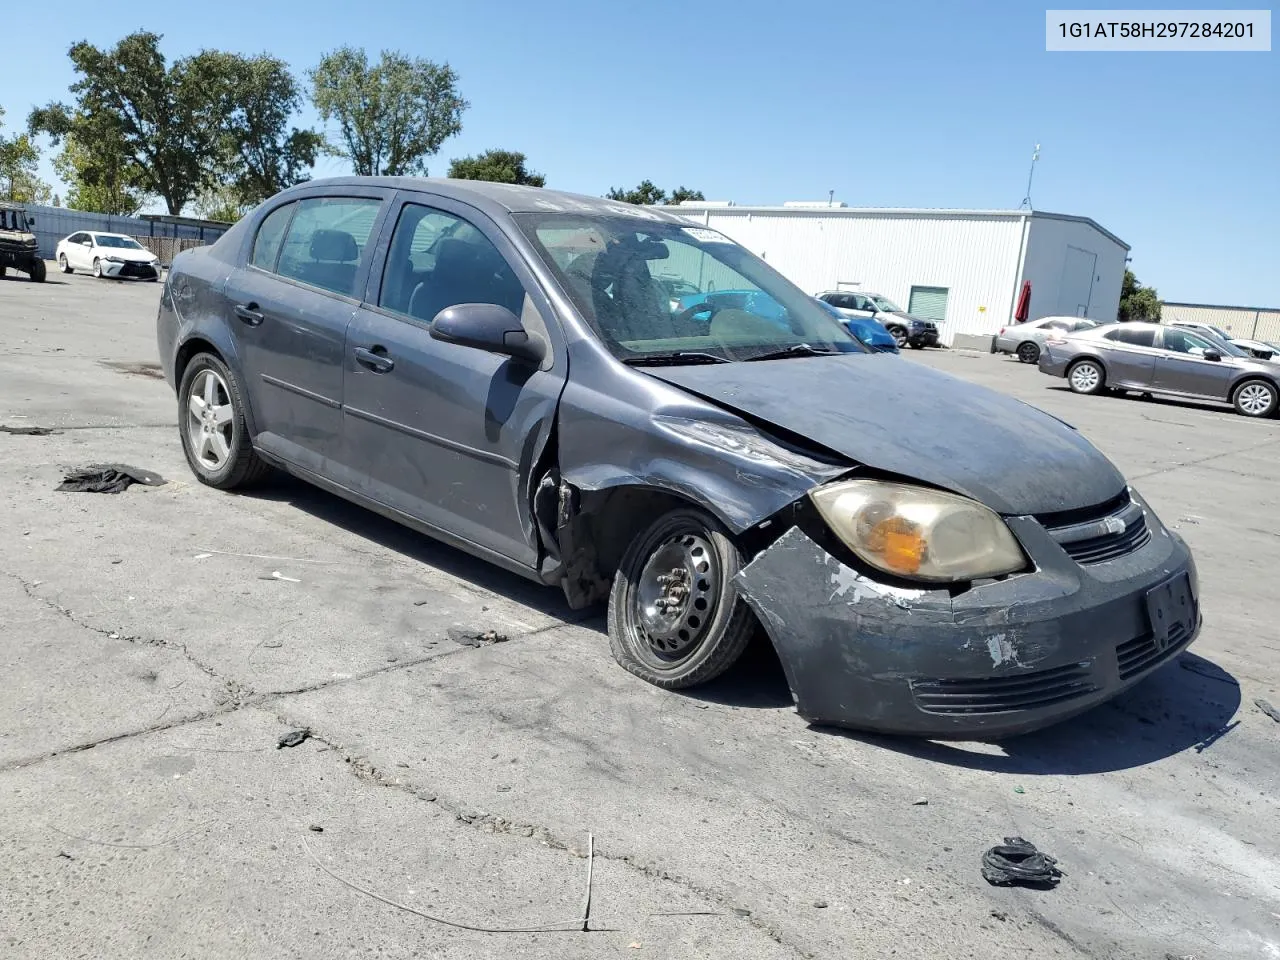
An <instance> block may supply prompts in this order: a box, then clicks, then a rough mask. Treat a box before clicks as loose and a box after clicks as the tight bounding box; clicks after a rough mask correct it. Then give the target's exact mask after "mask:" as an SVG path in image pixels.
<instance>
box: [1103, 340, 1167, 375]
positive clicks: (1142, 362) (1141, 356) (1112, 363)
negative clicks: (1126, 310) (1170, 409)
mask: <svg viewBox="0 0 1280 960" xmlns="http://www.w3.org/2000/svg"><path fill="white" fill-rule="evenodd" d="M1156 333H1157V330H1156V328H1155V327H1151V328H1150V329H1147V328H1145V327H1144V328H1132V327H1116V328H1115V329H1114V330H1108V331H1107V332H1106V333H1105V334H1103V339H1104V341H1105V342H1106V344H1107V351H1106V354H1105V357H1104V362H1105V363H1106V365H1107V382H1108V383H1109V384H1110V385H1111V386H1113V387H1119V386H1132V387H1135V388H1137V387H1141V388H1142V389H1148V388H1150V387H1151V385H1152V383H1153V381H1154V380H1155V371H1156V358H1157V357H1158V356H1159V351H1158V350H1156Z"/></svg>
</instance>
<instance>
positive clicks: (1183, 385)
mask: <svg viewBox="0 0 1280 960" xmlns="http://www.w3.org/2000/svg"><path fill="white" fill-rule="evenodd" d="M1161 338H1162V341H1161V346H1162V347H1163V349H1162V350H1161V351H1160V355H1159V356H1158V357H1157V358H1156V378H1155V387H1156V389H1157V390H1167V391H1169V392H1170V393H1189V394H1194V395H1196V396H1200V397H1213V398H1215V399H1218V400H1225V399H1226V398H1227V390H1228V387H1229V385H1230V383H1231V377H1232V374H1233V373H1234V372H1235V367H1234V365H1233V363H1232V358H1231V357H1224V356H1222V353H1221V351H1220V348H1219V347H1218V346H1216V345H1214V344H1211V343H1210V342H1209V341H1208V340H1205V339H1204V338H1203V337H1200V336H1199V335H1198V334H1194V333H1192V332H1191V331H1190V330H1179V329H1178V328H1177V327H1166V328H1165V329H1164V330H1162V331H1161ZM1211 353H1212V354H1216V355H1217V356H1218V357H1219V359H1217V360H1207V359H1205V357H1206V354H1211Z"/></svg>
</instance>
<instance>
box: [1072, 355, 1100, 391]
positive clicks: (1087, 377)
mask: <svg viewBox="0 0 1280 960" xmlns="http://www.w3.org/2000/svg"><path fill="white" fill-rule="evenodd" d="M1067 383H1068V384H1070V386H1071V389H1072V391H1073V392H1075V393H1082V394H1085V395H1086V396H1092V395H1096V394H1099V393H1101V392H1102V391H1103V390H1104V389H1106V386H1107V373H1106V371H1105V370H1103V369H1102V364H1100V363H1098V361H1097V360H1077V361H1076V362H1075V363H1073V364H1072V365H1071V367H1070V368H1069V369H1068V370H1067Z"/></svg>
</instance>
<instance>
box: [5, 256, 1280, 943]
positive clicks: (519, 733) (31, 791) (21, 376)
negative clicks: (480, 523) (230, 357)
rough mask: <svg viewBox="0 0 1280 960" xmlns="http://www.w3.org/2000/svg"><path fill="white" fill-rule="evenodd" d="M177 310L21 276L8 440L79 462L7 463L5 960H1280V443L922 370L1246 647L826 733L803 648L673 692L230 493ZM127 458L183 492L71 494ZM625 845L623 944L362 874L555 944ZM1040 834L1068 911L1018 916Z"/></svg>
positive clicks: (377, 543)
mask: <svg viewBox="0 0 1280 960" xmlns="http://www.w3.org/2000/svg"><path fill="white" fill-rule="evenodd" d="M158 295H159V288H158V286H157V285H154V284H138V285H125V284H120V283H114V282H95V281H93V280H92V279H91V278H88V277H79V276H75V277H62V276H61V275H58V274H56V273H55V272H53V271H51V272H50V281H49V282H48V283H46V284H44V285H36V284H32V283H28V282H25V281H24V280H22V279H15V278H14V277H13V275H12V274H11V275H10V277H9V278H8V279H6V280H2V281H0V425H7V426H42V427H53V428H57V429H58V430H59V431H60V432H57V433H54V434H52V435H48V436H14V435H5V434H2V433H0V482H3V485H4V488H5V490H6V497H5V503H4V506H3V507H0V622H2V623H3V624H4V625H5V629H4V630H3V631H2V632H0V670H2V671H3V674H2V675H3V689H4V696H3V698H0V890H3V891H4V893H3V897H0V955H3V956H5V957H8V958H40V960H44V958H49V957H72V956H83V957H95V958H114V957H122V958H124V957H127V958H152V957H154V958H174V957H301V956H305V957H307V958H309V960H320V958H336V957H354V956H361V957H365V956H375V955H376V956H386V957H410V956H418V957H458V958H463V957H466V958H472V957H495V958H504V960H505V958H508V957H512V956H518V957H547V958H565V957H599V956H615V955H616V956H625V957H660V958H684V957H708V958H710V957H747V958H773V957H809V956H812V957H874V958H882V957H887V956H901V957H974V958H981V960H996V958H1006V957H1009V958H1013V957H1026V956H1028V955H1030V954H1033V953H1034V954H1035V955H1037V956H1042V957H1077V956H1090V957H1108V958H1110V957H1141V958H1157V960H1158V958H1165V957H1188V956H1193V957H1197V958H1206V957H1222V958H1226V957H1236V958H1239V957H1259V958H1276V957H1280V862H1278V860H1277V856H1278V854H1280V830H1277V828H1276V824H1277V823H1278V822H1280V816H1278V815H1280V777H1278V773H1280V724H1277V723H1276V722H1274V721H1272V720H1271V719H1269V718H1268V717H1267V716H1265V715H1264V714H1263V713H1262V712H1261V711H1259V710H1258V709H1257V708H1256V707H1255V706H1254V704H1253V701H1254V699H1255V698H1265V699H1269V700H1270V701H1271V702H1272V703H1275V704H1276V705H1277V706H1280V670H1278V666H1280V639H1277V629H1276V623H1277V622H1278V621H1280V594H1278V593H1277V591H1276V590H1275V587H1274V582H1275V571H1276V570H1277V569H1278V568H1280V532H1278V531H1280V523H1278V522H1277V521H1278V520H1280V504H1278V503H1277V496H1278V495H1277V492H1276V491H1277V489H1278V484H1277V481H1280V458H1278V457H1277V453H1280V422H1277V421H1269V422H1253V421H1246V420H1244V419H1243V418H1240V417H1236V416H1233V415H1232V414H1230V413H1229V412H1227V411H1226V410H1225V408H1222V409H1220V408H1214V407H1211V406H1208V405H1194V404H1176V403H1161V402H1142V401H1139V400H1136V399H1130V400H1120V399H1109V398H1088V397H1077V396H1074V395H1072V394H1070V393H1068V392H1066V391H1065V390H1063V389H1061V386H1062V385H1061V384H1060V383H1057V382H1055V381H1051V380H1049V379H1048V378H1046V377H1043V376H1041V375H1040V374H1039V373H1038V372H1037V371H1036V370H1035V369H1034V368H1031V367H1025V366H1020V365H1018V364H1017V363H1016V362H1013V361H1010V360H1004V359H997V358H994V357H991V356H981V355H972V354H964V353H959V352H942V351H930V352H928V353H926V354H923V355H921V354H919V353H913V354H911V355H910V357H909V360H910V361H911V362H922V363H927V364H930V365H932V366H936V367H939V368H942V369H945V370H948V371H950V372H953V373H955V374H957V375H959V376H961V377H964V378H967V379H970V380H974V381H976V382H980V383H984V384H987V385H989V386H993V387H995V388H996V389H1000V390H1004V391H1007V392H1009V393H1011V394H1013V395H1014V396H1017V397H1020V398H1022V399H1024V400H1026V401H1027V402H1029V403H1033V404H1035V405H1037V406H1040V407H1042V408H1043V409H1045V410H1047V411H1049V412H1051V413H1053V414H1055V415H1057V416H1060V417H1062V418H1064V419H1066V420H1068V421H1070V422H1072V423H1073V424H1075V425H1076V426H1078V427H1079V428H1080V429H1081V430H1082V431H1083V432H1084V433H1085V434H1086V435H1087V436H1089V437H1090V438H1091V439H1092V440H1094V441H1095V442H1096V443H1097V444H1098V445H1099V446H1100V447H1101V448H1102V449H1103V450H1104V451H1105V452H1106V453H1107V454H1109V455H1110V456H1111V457H1113V458H1114V459H1115V460H1116V462H1117V463H1118V464H1119V465H1120V466H1121V468H1122V469H1123V470H1125V471H1126V473H1127V474H1128V475H1129V476H1130V477H1131V478H1132V479H1133V480H1134V482H1135V485H1136V486H1137V487H1138V488H1139V489H1140V490H1141V491H1142V493H1143V494H1144V495H1145V496H1146V497H1147V498H1148V499H1149V500H1150V501H1151V502H1152V504H1153V505H1154V506H1155V507H1156V509H1157V510H1158V511H1159V512H1160V514H1161V515H1162V516H1163V518H1164V519H1165V520H1166V522H1168V523H1170V524H1171V525H1173V526H1175V527H1178V528H1180V530H1181V532H1182V533H1183V534H1184V535H1185V536H1186V537H1187V539H1188V540H1189V541H1190V542H1191V544H1192V546H1193V548H1194V550H1195V553H1196V557H1197V560H1198V562H1199V565H1200V573H1201V583H1202V590H1203V605H1204V611H1205V616H1206V621H1207V623H1206V627H1205V630H1204V632H1203V634H1202V636H1201V639H1200V640H1199V642H1198V643H1197V645H1196V646H1195V647H1194V648H1193V650H1194V654H1188V655H1187V656H1186V657H1184V658H1183V660H1182V661H1181V662H1179V663H1175V664H1172V665H1170V666H1168V667H1166V668H1165V669H1164V670H1162V671H1161V672H1159V673H1158V674H1157V675H1155V676H1154V677H1152V678H1151V679H1149V680H1147V681H1146V682H1144V683H1143V684H1141V685H1140V686H1139V687H1137V688H1135V689H1134V690H1132V691H1131V692H1130V693H1128V694H1127V695H1125V696H1124V697H1122V698H1120V699H1119V700H1117V701H1115V702H1113V703H1112V704H1109V705H1107V706H1104V707H1102V708H1099V709H1098V710H1096V711H1094V712H1092V713H1090V714H1088V715H1086V716H1085V717H1083V718H1081V719H1079V720H1076V721H1072V722H1069V723H1067V724H1065V725H1063V726H1061V727H1059V728H1056V729H1053V730H1050V731H1047V732H1044V733H1041V734H1037V735H1033V736H1029V737H1025V738H1021V739H1018V740H1015V741H1010V742H1006V743H1004V744H1001V745H990V744H949V745H943V744H934V743H926V742H913V741H897V740H891V739H885V738H875V737H868V736H856V735H846V734H839V733H832V732H829V731H822V730H815V729H811V728H808V727H807V726H806V725H805V724H804V723H803V722H801V721H800V720H799V719H798V718H797V717H796V715H795V714H794V713H793V712H792V710H791V709H790V700H789V697H788V694H787V691H786V689H785V686H784V684H783V682H782V678H781V674H780V672H779V669H778V666H777V663H776V661H774V660H772V659H771V655H770V654H769V652H768V651H767V650H766V649H760V648H757V649H755V650H753V651H752V652H751V654H750V655H749V657H748V658H747V660H746V662H744V663H743V664H742V665H740V666H739V667H738V668H735V670H734V671H732V672H731V674H730V675H729V676H727V677H726V678H724V679H723V680H721V681H719V682H717V683H715V684H714V685H713V686H711V687H709V688H706V689H703V690H699V691H695V692H690V693H689V694H688V695H680V694H673V693H665V692H662V691H660V690H657V689H655V688H653V687H650V686H647V685H645V684H644V683H642V682H641V681H639V680H637V679H635V678H633V677H631V676H630V675H629V674H627V673H625V672H623V671H622V670H621V669H619V668H618V667H616V666H615V665H614V663H613V661H612V660H611V658H610V656H609V651H608V646H607V642H606V640H605V637H604V636H603V633H602V629H603V625H602V621H601V619H600V616H599V614H598V612H593V613H591V614H589V615H586V616H583V615H582V614H578V613H574V612H572V611H569V610H568V609H567V608H566V607H565V605H564V603H563V601H562V599H561V598H560V596H559V595H558V593H557V592H556V591H554V590H550V589H547V590H544V589H540V588H537V587H535V586H532V585H530V584H527V583H525V582H523V581H521V580H519V579H517V578H515V577H513V576H509V575H507V574H504V573H502V572H500V571H497V570H495V569H492V568H490V567H487V566H485V565H484V564H482V563H479V562H477V561H473V560H471V559H469V558H467V557H465V556H463V555H462V554H459V553H458V552H456V551H454V550H451V549H449V548H446V547H443V546H440V545H437V544H435V543H433V542H431V541H429V540H425V539H423V538H420V537H418V536H415V535H413V534H411V533H409V532H407V531H405V530H403V529H401V528H398V527H396V526H395V525H393V524H391V523H389V522H385V521H383V520H381V519H379V518H377V517H374V516H372V515H370V514H368V513H366V512H363V511H361V510H359V509H357V508H354V507H351V506H348V505H347V504H345V503H344V502H342V501H339V500H337V499H335V498H333V497H331V496H328V495H326V494H323V493H320V492H318V491H315V490H312V489H310V488H308V487H306V486H303V485H301V484H299V483H296V482H293V481H291V480H288V479H281V480H279V481H278V482H276V483H274V484H272V485H271V486H270V487H269V488H267V489H266V490H264V491H261V492H257V493H254V494H253V495H245V496H234V495H228V494H223V493H219V492H216V491H213V490H210V489H208V488H205V487H203V486H201V485H199V484H197V483H195V482H194V481H193V480H192V478H191V475H190V474H189V472H188V470H187V468H186V466H185V463H184V461H183V459H182V453H181V448H180V446H179V442H178V438H177V434H176V429H175V423H176V405H175V401H174V398H173V395H172V393H171V392H170V390H169V388H168V387H167V386H166V385H165V384H164V383H163V381H161V380H159V379H156V378H155V376H154V367H153V366H149V365H151V364H154V363H155V360H156V356H155V342H154V317H155V304H156V300H157V298H158ZM782 362H804V361H802V360H795V361H782ZM101 461H123V462H126V463H132V464H135V465H138V466H143V467H148V468H151V469H153V470H156V471H159V472H160V473H161V474H162V475H163V476H165V477H167V478H170V480H171V482H170V483H169V484H168V485H166V486H162V487H158V488H155V489H148V488H142V487H134V488H132V489H131V490H130V491H128V492H126V493H124V494H122V495H119V496H102V495H90V494H70V493H58V492H54V487H55V486H56V485H57V484H58V482H59V480H60V478H61V476H62V473H63V470H64V468H66V467H70V466H76V465H81V464H86V463H91V462H101ZM275 573H279V574H280V575H281V576H283V577H288V578H293V580H296V581H298V582H292V581H291V580H280V579H276V578H274V577H273V574H275ZM457 628H461V629H466V630H469V631H472V632H479V631H484V630H495V631H498V632H499V633H501V634H504V635H506V636H509V637H510V642H506V643H500V644H496V645H492V646H485V647H481V648H473V647H469V646H466V645H463V644H460V643H458V642H455V641H454V640H452V639H450V631H451V630H453V629H457ZM304 726H307V727H310V728H311V731H312V739H311V740H309V741H307V742H305V743H303V744H302V745H301V746H298V747H296V748H293V749H285V750H281V749H277V747H276V742H277V739H278V738H279V737H280V736H281V735H282V734H284V733H286V732H287V731H289V730H292V729H295V728H299V727H304ZM921 798H924V799H927V800H928V803H927V805H922V804H917V803H916V801H917V800H919V799H921ZM315 827H320V828H322V832H318V831H316V830H315V829H314V828H315ZM588 833H591V834H594V838H595V839H594V857H593V859H592V866H593V877H592V885H591V886H592V906H591V917H592V920H591V926H592V932H590V933H582V932H580V927H581V924H580V922H579V923H578V925H577V926H578V928H579V931H578V932H552V933H502V934H497V933H482V932H474V931H469V930H464V929H458V928H455V927H449V926H445V925H442V924H440V923H436V922H432V921H430V920H428V919H425V918H423V917H421V916H418V915H414V914H412V913H409V912H406V911H404V910H400V909H397V908H395V907H393V906H390V905H387V904H386V903H383V902H380V901H378V900H375V899H372V898H370V897H369V896H366V895H365V894H363V893H360V892H357V891H356V890H354V889H352V888H350V887H348V886H345V885H343V884H342V883H340V882H339V881H338V880H336V879H335V878H334V877H333V876H332V875H330V874H329V873H327V872H325V871H326V870H331V871H333V872H334V873H336V874H338V875H340V876H341V877H343V878H345V879H347V880H349V881H350V882H352V883H354V884H358V885H360V886H361V887H364V888H366V889H368V890H372V891H375V892H377V893H378V894H380V895H382V896H385V897H387V898H390V899H393V900H396V901H398V902H400V903H401V904H404V905H406V906H410V907H413V908H415V909H416V910H419V911H423V912H425V913H427V914H430V915H432V916H436V917H439V918H443V919H446V920H450V921H454V922H457V923H463V924H471V925H476V926H486V927H540V926H545V925H548V924H552V925H554V924H556V923H557V922H560V921H565V920H571V919H572V918H580V917H581V915H582V905H583V894H584V891H585V889H586V878H587V867H588V861H587V859H586V858H585V854H586V850H587V837H588ZM1013 835H1021V836H1024V837H1026V838H1028V839H1030V840H1032V841H1033V842H1035V843H1037V844H1038V845H1040V846H1041V847H1042V848H1043V849H1045V850H1047V851H1049V852H1051V853H1053V854H1054V855H1056V856H1057V857H1058V858H1059V859H1060V860H1061V863H1062V866H1063V868H1064V869H1065V870H1066V872H1067V876H1066V877H1065V879H1064V880H1063V881H1062V884H1061V886H1060V887H1059V888H1058V889H1056V890H1053V891H1048V892H1035V891H1023V890H1006V889H997V888H994V887H991V886H988V885H987V884H986V883H985V882H984V881H983V880H982V878H981V876H980V874H979V862H980V858H981V855H982V852H983V850H984V849H985V848H987V847H988V846H990V845H992V844H993V843H997V842H999V841H1000V839H1001V838H1002V837H1005V836H1013ZM321 865H323V867H324V868H325V869H321ZM561 925H562V926H564V925H563V924H561ZM568 926H569V927H572V926H573V924H568Z"/></svg>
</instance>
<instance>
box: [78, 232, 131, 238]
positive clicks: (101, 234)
mask: <svg viewBox="0 0 1280 960" xmlns="http://www.w3.org/2000/svg"><path fill="white" fill-rule="evenodd" d="M76 232H77V233H87V234H89V236H91V237H119V238H120V239H121V240H132V239H133V237H131V236H129V234H127V233H108V232H107V231H106V230H77V231H76Z"/></svg>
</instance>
